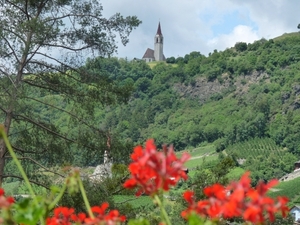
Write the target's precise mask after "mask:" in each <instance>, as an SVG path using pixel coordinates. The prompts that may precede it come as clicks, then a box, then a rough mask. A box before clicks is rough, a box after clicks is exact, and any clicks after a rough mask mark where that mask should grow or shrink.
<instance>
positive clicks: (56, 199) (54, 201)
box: [49, 183, 67, 210]
mask: <svg viewBox="0 0 300 225" xmlns="http://www.w3.org/2000/svg"><path fill="white" fill-rule="evenodd" d="M66 189H67V184H66V183H65V184H64V186H63V188H62V190H61V191H60V192H59V194H58V195H57V196H56V198H55V199H54V200H53V202H51V204H50V205H49V210H51V209H53V208H54V207H55V205H56V204H57V203H58V202H59V200H60V199H61V198H62V196H63V195H64V193H65V191H66Z"/></svg>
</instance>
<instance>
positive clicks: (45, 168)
mask: <svg viewBox="0 0 300 225" xmlns="http://www.w3.org/2000/svg"><path fill="white" fill-rule="evenodd" d="M5 158H11V156H7V157H5ZM18 159H19V160H23V159H27V160H30V161H32V162H34V163H35V164H37V165H38V166H39V167H41V168H43V169H44V170H46V171H48V172H50V173H53V174H56V175H58V176H60V177H63V178H65V177H66V176H64V175H62V174H60V173H57V172H55V171H52V170H50V169H48V168H47V167H45V166H43V165H42V164H40V163H38V162H37V161H36V160H34V159H32V158H30V157H26V156H24V157H18Z"/></svg>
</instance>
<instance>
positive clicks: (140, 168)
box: [124, 139, 190, 196]
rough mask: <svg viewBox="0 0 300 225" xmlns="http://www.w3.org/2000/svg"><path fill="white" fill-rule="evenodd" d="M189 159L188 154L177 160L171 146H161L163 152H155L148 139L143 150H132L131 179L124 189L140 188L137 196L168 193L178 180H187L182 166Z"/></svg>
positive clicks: (139, 148) (140, 147) (138, 147)
mask: <svg viewBox="0 0 300 225" xmlns="http://www.w3.org/2000/svg"><path fill="white" fill-rule="evenodd" d="M189 158H190V156H189V154H187V153H184V154H183V155H182V157H181V159H178V158H177V156H176V155H175V152H174V149H173V146H170V147H169V148H167V147H166V146H163V151H161V152H160V151H157V150H156V146H155V144H154V140H153V139H150V140H148V141H147V142H146V147H145V149H143V148H142V146H137V147H135V148H134V152H133V153H132V154H131V159H132V160H133V162H132V163H131V164H130V165H129V171H130V173H131V178H130V179H128V180H127V181H126V182H125V183H124V187H125V188H135V187H140V189H139V190H138V192H137V193H136V195H137V196H139V195H141V194H142V193H143V192H145V193H146V194H149V195H155V194H157V193H158V192H159V190H165V191H168V190H169V189H170V187H171V186H174V185H176V184H177V182H178V181H179V180H180V178H183V179H185V180H186V179H187V175H186V173H185V172H184V166H183V164H184V163H185V162H186V161H187V160H188V159H189Z"/></svg>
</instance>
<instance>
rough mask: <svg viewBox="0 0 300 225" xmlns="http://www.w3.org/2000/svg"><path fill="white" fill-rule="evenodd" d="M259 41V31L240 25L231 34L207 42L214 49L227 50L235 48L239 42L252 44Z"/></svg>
mask: <svg viewBox="0 0 300 225" xmlns="http://www.w3.org/2000/svg"><path fill="white" fill-rule="evenodd" d="M258 39H259V36H258V34H257V31H255V30H253V29H252V28H251V27H249V26H245V25H238V26H236V27H235V28H234V29H233V31H232V32H231V33H230V34H222V35H220V36H218V37H214V38H213V39H211V40H209V41H208V42H207V45H208V46H210V47H211V48H213V49H217V50H224V49H225V48H229V47H232V46H234V45H235V43H237V42H246V43H252V42H254V41H255V40H258Z"/></svg>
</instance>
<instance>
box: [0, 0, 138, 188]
mask: <svg viewBox="0 0 300 225" xmlns="http://www.w3.org/2000/svg"><path fill="white" fill-rule="evenodd" d="M0 5H1V6H0V77H1V81H0V85H1V97H0V107H1V115H0V116H1V119H2V120H3V122H4V125H5V128H6V131H7V133H8V134H9V135H10V138H11V140H13V144H14V148H15V150H16V151H17V152H18V154H19V156H20V158H22V159H23V160H24V163H28V162H30V163H29V164H30V165H32V163H33V162H39V165H43V166H46V167H48V166H51V165H55V164H59V163H68V162H69V161H70V160H72V157H76V154H75V155H74V154H73V153H72V151H74V148H80V149H81V151H80V152H79V153H77V155H78V154H79V155H84V154H87V151H89V156H90V157H93V155H95V154H96V152H98V153H99V151H100V152H101V151H102V152H103V146H106V144H105V143H106V141H105V137H106V136H107V135H106V133H107V132H106V131H105V130H100V127H99V126H97V125H96V126H95V124H93V123H92V121H91V120H92V118H93V115H94V107H95V105H97V104H98V105H99V104H102V105H103V104H111V103H114V102H117V101H124V100H125V101H126V100H127V99H128V94H130V92H129V90H130V88H129V86H128V85H126V84H123V85H120V84H118V82H117V81H112V80H111V79H110V77H109V76H108V75H107V74H106V73H105V72H103V70H97V71H92V70H90V69H88V68H85V67H84V64H85V60H86V58H87V57H88V56H91V57H94V56H99V55H100V56H111V55H112V54H113V53H114V52H115V51H116V48H117V47H116V43H115V39H116V37H117V36H116V35H117V34H119V36H120V39H121V41H122V43H123V44H124V45H125V44H126V43H127V42H128V35H129V34H130V32H131V31H132V30H133V29H134V28H135V27H137V26H138V25H139V24H140V21H139V20H138V19H137V18H136V17H135V16H128V17H126V18H124V17H122V16H121V15H120V14H118V13H116V14H115V15H112V16H111V17H110V18H109V19H106V18H104V17H103V16H102V6H101V4H100V3H99V1H93V0H54V1H49V0H38V1H37V0H10V1H8V0H1V1H0ZM37 96H40V97H41V98H39V99H37V98H36V97H37ZM42 109H48V110H49V111H48V113H49V115H46V116H45V115H43V114H42V112H41V111H40V110H42ZM50 109H51V110H50ZM58 112H59V113H66V114H68V116H69V119H68V121H60V122H58V121H59V120H60V118H58V117H57V116H58V114H57V113H58ZM54 121H55V122H54ZM75 121H76V124H77V125H76V127H75V126H72V124H74V122H75ZM55 123H56V124H55ZM57 124H60V125H65V128H66V127H69V128H68V129H65V130H63V129H60V128H59V127H58V126H57ZM72 127H73V129H72ZM101 136H103V138H101ZM99 142H100V143H101V142H103V144H99ZM76 146H77V147H76ZM101 146H102V147H101ZM111 147H112V146H111ZM6 153H7V151H6V148H5V146H4V144H3V143H2V142H1V143H0V182H2V179H3V178H5V177H7V176H9V175H14V174H4V165H5V161H6V160H9V156H8V155H7V154H6ZM98 155H99V154H98ZM95 160H97V159H95ZM28 168H31V169H30V171H37V170H36V169H34V168H35V166H28ZM15 176H17V175H15ZM39 176H40V175H39V174H37V173H36V174H35V177H36V178H37V177H39Z"/></svg>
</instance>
